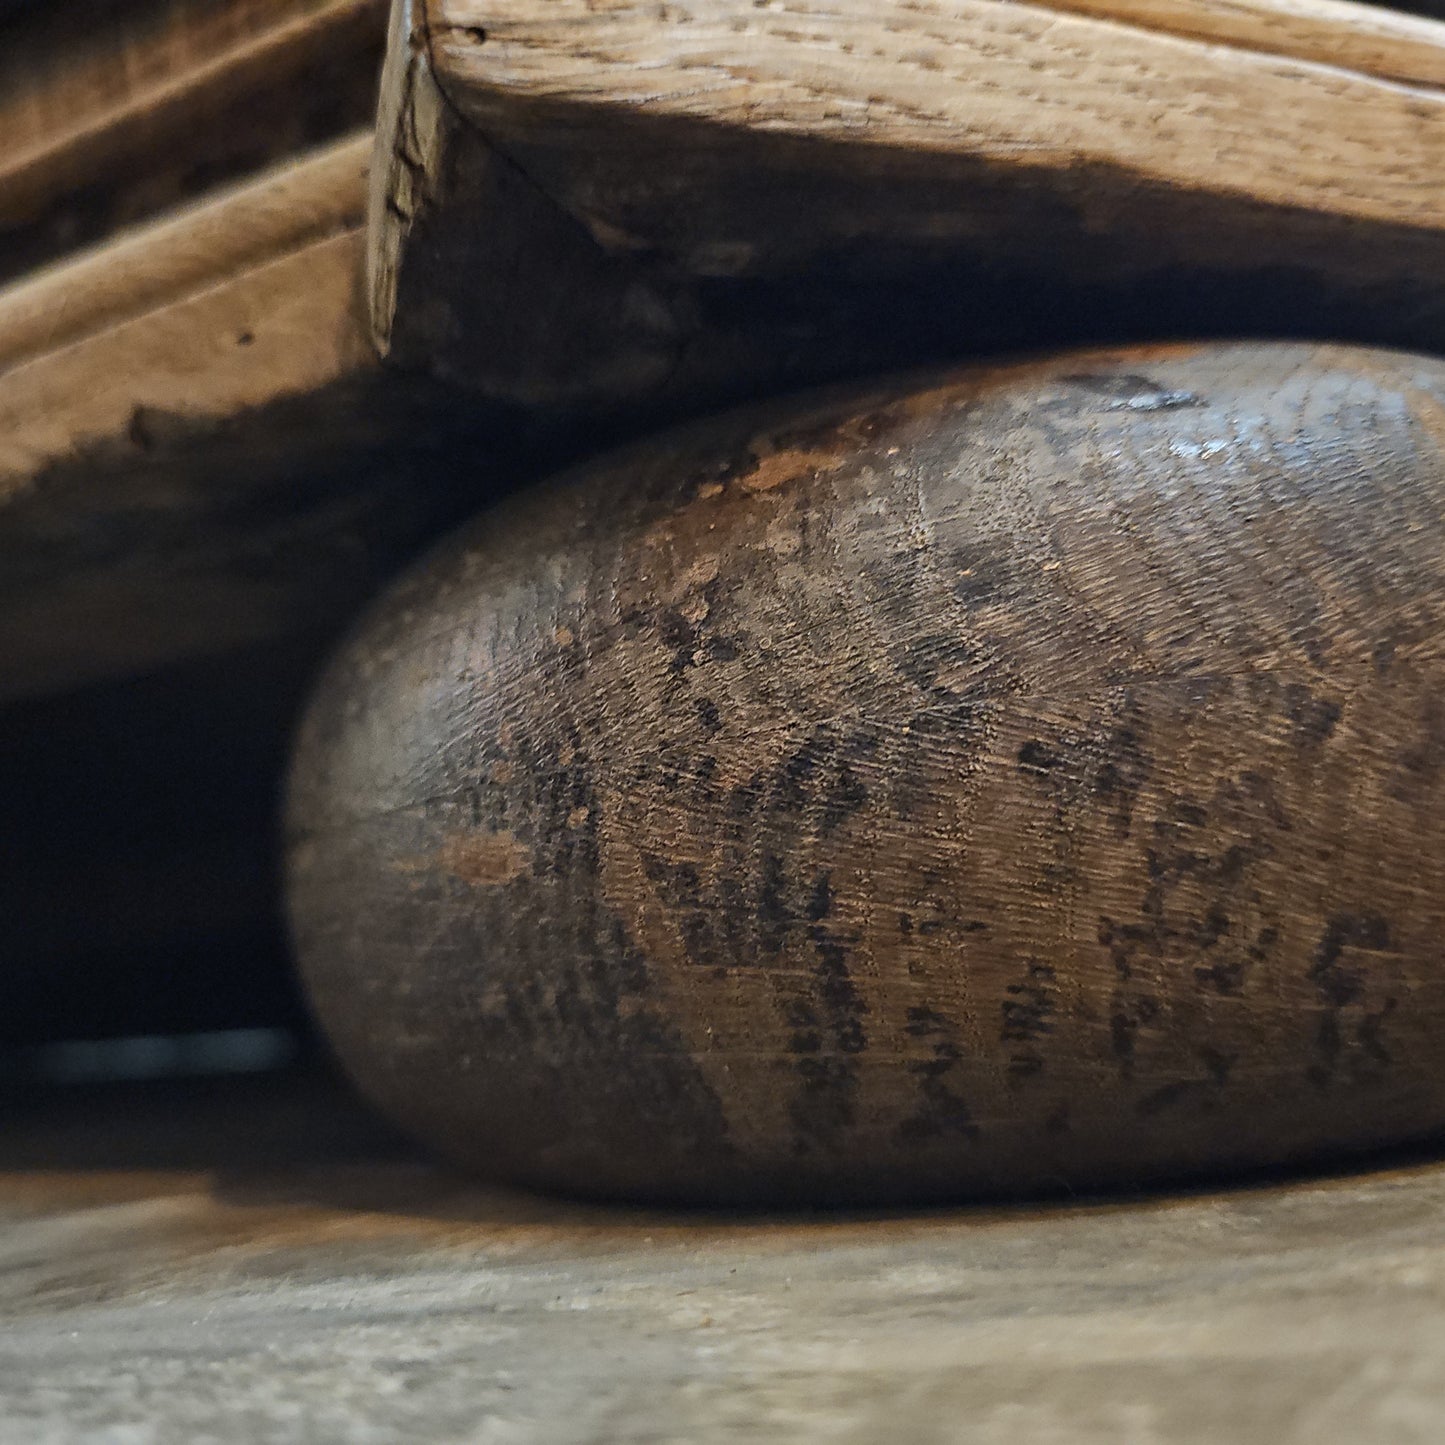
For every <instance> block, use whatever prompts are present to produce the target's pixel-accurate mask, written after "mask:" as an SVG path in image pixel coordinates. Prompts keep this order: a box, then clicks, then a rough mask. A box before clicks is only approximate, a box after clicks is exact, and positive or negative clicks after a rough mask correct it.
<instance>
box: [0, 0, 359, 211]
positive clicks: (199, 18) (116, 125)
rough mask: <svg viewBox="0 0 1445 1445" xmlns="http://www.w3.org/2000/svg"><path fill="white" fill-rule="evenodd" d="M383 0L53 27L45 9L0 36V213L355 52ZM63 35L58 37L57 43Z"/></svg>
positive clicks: (278, 1)
mask: <svg viewBox="0 0 1445 1445" xmlns="http://www.w3.org/2000/svg"><path fill="white" fill-rule="evenodd" d="M382 9H383V0H262V3H259V4H258V3H251V4H249V5H247V6H245V7H235V6H229V7H226V6H222V7H217V6H214V5H202V4H197V3H195V0H181V3H173V4H171V5H169V6H168V7H167V8H166V9H164V10H161V9H160V8H159V7H151V8H141V9H139V10H138V11H137V12H136V13H135V14H133V15H127V16H125V17H124V18H123V19H122V20H121V22H120V23H118V24H115V25H113V26H112V25H106V26H100V27H96V28H94V29H92V30H77V27H75V26H74V24H73V23H72V24H71V25H70V26H69V27H68V28H66V29H65V30H64V31H56V33H51V32H52V30H55V28H56V23H55V21H54V19H53V18H52V17H46V19H45V20H44V21H42V22H41V24H39V25H37V26H33V27H26V26H23V25H21V26H17V27H16V28H15V29H14V30H12V31H11V32H10V33H9V34H8V35H7V41H8V51H9V63H8V64H7V65H6V66H5V67H4V69H3V70H0V80H3V82H4V84H3V86H0V90H3V91H4V96H3V99H0V134H4V135H5V137H6V142H7V145H6V151H5V154H4V156H3V157H0V223H3V222H7V221H8V222H10V223H14V222H15V221H16V220H17V219H18V218H20V217H22V216H24V215H25V214H27V213H30V212H33V211H35V210H36V209H37V208H39V207H40V206H41V205H42V204H44V202H45V199H46V198H47V197H53V196H55V195H56V194H57V193H59V192H62V191H64V190H68V189H74V188H75V187H76V186H77V185H80V184H82V183H83V182H84V181H85V180H86V179H88V178H90V177H92V176H94V175H95V174H96V173H97V172H98V171H99V170H100V169H101V168H103V167H104V166H106V165H108V164H110V163H112V162H114V161H115V160H116V159H117V158H118V157H120V156H121V155H125V154H130V153H133V152H135V151H136V150H137V149H138V148H140V147H148V148H151V149H152V150H154V151H158V152H160V154H159V155H158V156H157V159H158V160H162V159H163V151H164V148H163V147H162V146H161V145H160V142H161V141H162V140H163V138H164V137H165V136H166V135H169V134H174V133H176V132H178V131H179V130H180V129H182V128H183V127H185V126H186V125H187V124H188V123H190V122H191V121H192V120H193V119H194V117H195V116H196V114H198V113H201V112H204V113H207V114H209V113H212V112H214V111H215V109H216V107H217V106H218V105H219V104H220V103H222V102H224V101H226V100H228V99H230V98H232V97H234V96H235V95H237V94H240V93H242V92H244V91H246V90H248V89H256V88H265V87H270V86H274V85H276V84H277V83H279V82H281V81H283V80H286V79H288V78H290V77H292V76H293V75H297V74H300V73H302V72H305V71H306V70H307V69H308V67H314V66H315V65H317V64H318V63H322V62H328V61H329V60H330V59H332V58H334V57H335V55H336V54H338V53H340V54H353V53H354V54H356V55H358V56H360V55H363V54H365V53H367V52H368V51H370V50H371V48H372V47H373V46H374V45H375V43H376V40H377V38H378V37H379V33H380V29H381V18H382ZM62 36H63V40H64V43H63V44H61V38H62Z"/></svg>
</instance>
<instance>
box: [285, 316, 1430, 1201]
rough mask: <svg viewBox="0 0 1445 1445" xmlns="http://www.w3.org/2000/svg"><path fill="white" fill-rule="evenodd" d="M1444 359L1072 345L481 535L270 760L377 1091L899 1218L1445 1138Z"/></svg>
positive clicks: (328, 1005)
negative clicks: (1443, 1036)
mask: <svg viewBox="0 0 1445 1445" xmlns="http://www.w3.org/2000/svg"><path fill="white" fill-rule="evenodd" d="M1442 463H1445V367H1442V366H1441V365H1440V363H1438V362H1434V361H1429V360H1426V359H1421V358H1413V357H1409V356H1405V355H1401V354H1390V353H1378V352H1366V351H1351V350H1347V349H1333V348H1328V347H1322V348H1310V347H1303V346H1288V345H1277V346H1262V345H1255V346H1251V345H1243V344H1239V345H1224V346H1215V347H1209V346H1205V347H1177V348H1154V349H1148V350H1136V351H1129V352H1124V353H1115V352H1106V353H1082V354H1073V355H1066V356H1064V357H1062V358H1059V359H1056V360H1049V361H1040V362H1036V363H1028V364H1021V365H1019V366H1018V367H1015V368H1012V369H1010V368H1003V369H999V370H994V371H989V370H981V371H972V372H964V373H959V374H944V375H938V376H933V377H926V378H915V379H913V380H911V381H903V382H898V383H895V384H891V385H888V386H884V387H879V388H876V389H874V390H872V391H870V392H866V393H863V394H860V395H854V396H842V397H839V396H831V397H824V398H815V399H812V400H808V401H800V402H796V403H792V404H777V405H776V406H774V407H772V408H770V409H768V410H765V411H764V412H761V413H751V414H749V413H738V414H734V415H732V416H730V417H728V418H724V419H720V420H718V421H716V422H713V423H710V424H707V425H705V426H700V427H696V428H694V429H692V430H690V431H685V432H679V433H677V434H675V435H673V436H672V437H670V438H668V439H664V440H660V441H656V442H654V443H652V444H651V445H650V446H648V447H646V448H639V449H635V450H632V451H630V452H628V453H626V454H624V455H619V456H616V457H613V458H611V459H608V460H605V461H602V462H598V463H597V464H595V465H593V466H591V467H589V468H586V469H584V470H583V471H582V472H581V473H580V474H578V475H576V476H575V477H573V478H572V479H570V480H567V481H565V482H562V483H559V484H558V485H557V486H556V487H554V488H551V489H549V490H546V491H544V492H540V493H534V494H533V495H531V496H530V497H527V498H518V499H517V500H516V501H515V502H513V503H510V504H508V505H507V506H506V507H504V508H502V509H500V510H498V511H495V512H493V513H492V514H490V515H487V516H484V517H483V518H482V519H480V520H479V521H478V523H477V524H476V525H475V526H474V527H473V528H472V529H471V530H470V531H469V532H467V533H464V534H463V535H462V536H461V537H460V538H459V539H458V540H457V541H456V542H455V543H454V544H453V545H451V546H450V547H449V548H448V549H447V550H446V551H445V552H443V553H442V554H440V555H439V556H437V557H436V558H434V559H433V560H432V561H431V563H430V564H429V565H427V566H425V567H423V568H421V569H419V570H417V571H415V572H414V573H413V574H412V575H411V576H410V579H409V580H408V581H407V582H405V583H404V584H403V585H402V586H401V587H400V588H399V589H398V590H397V591H395V592H394V593H393V594H392V595H391V596H390V598H389V599H388V600H386V601H385V602H384V603H383V604H381V605H380V607H379V608H378V610H377V611H376V612H375V613H374V614H373V615H372V617H371V619H370V621H369V623H368V624H367V625H366V626H365V627H364V628H363V629H362V630H361V632H360V633H359V635H358V637H357V638H356V639H355V640H354V642H353V643H352V645H351V646H350V647H349V648H348V649H347V650H346V651H345V652H344V653H343V655H342V656H341V658H340V659H339V660H338V662H337V663H336V664H335V666H334V668H333V670H332V672H331V674H330V676H329V680H327V681H326V682H325V683H324V684H323V687H322V690H321V691H320V692H319V693H318V696H317V700H316V702H315V704H314V707H313V709H312V711H311V714H310V718H309V722H308V724H307V726H306V728H305V729H304V731H303V734H302V740H301V744H300V751H299V761H298V763H297V769H296V773H295V777H294V780H293V792H292V805H291V832H292V844H291V864H290V867H291V890H292V911H293V918H294V929H295V933H296V938H297V942H298V947H299V952H300V958H301V963H302V966H303V970H304V972H305V975H306V977H307V979H308V981H309V984H310V987H311V990H312V992H313V995H314V998H315V1001H316V1005H317V1008H318V1010H319V1013H320V1016H321V1018H322V1020H323V1021H324V1022H325V1024H326V1025H327V1027H328V1029H329V1031H330V1032H331V1034H332V1036H333V1038H334V1039H335V1041H336V1043H337V1045H338V1047H339V1049H340V1052H341V1055H342V1057H343V1059H344V1060H345V1061H346V1062H347V1064H348V1066H349V1067H350V1068H351V1069H352V1070H353V1071H354V1073H355V1075H356V1077H357V1078H358V1079H359V1080H360V1081H361V1082H362V1084H363V1086H364V1087H365V1088H366V1090H367V1091H368V1092H369V1093H370V1094H371V1095H372V1097H374V1098H375V1099H376V1100H377V1101H378V1102H380V1103H381V1104H382V1105H383V1106H384V1107H385V1108H386V1109H388V1110H389V1111H390V1112H391V1113H392V1114H393V1115H394V1116H396V1117H398V1118H400V1119H402V1120H404V1121H405V1122H406V1123H408V1124H409V1125H410V1126H411V1127H412V1128H414V1129H415V1130H416V1131H418V1132H419V1133H421V1134H422V1135H424V1136H426V1137H427V1138H429V1139H431V1140H432V1141H434V1142H435V1143H437V1144H438V1145H440V1146H441V1147H442V1148H443V1149H445V1150H446V1151H447V1152H449V1153H450V1154H451V1155H452V1156H454V1157H455V1158H458V1159H460V1160H462V1161H463V1162H465V1163H466V1164H467V1165H469V1166H470V1167H472V1168H474V1169H477V1170H480V1171H483V1172H486V1173H490V1174H493V1175H498V1176H502V1177H512V1178H519V1179H523V1180H526V1181H529V1182H532V1183H537V1184H545V1185H548V1186H553V1187H563V1188H566V1189H571V1190H581V1191H586V1192H594V1193H602V1194H620V1195H642V1196H662V1197H679V1196H681V1197H687V1198H692V1199H719V1198H734V1197H737V1198H751V1199H777V1198H809V1199H827V1200H833V1199H839V1198H900V1197H902V1198H916V1197H920V1196H930V1195H956V1194H972V1193H997V1192H1011V1191H1018V1190H1037V1189H1049V1188H1064V1187H1079V1186H1081V1185H1084V1184H1088V1183H1098V1182H1109V1183H1114V1184H1117V1183H1120V1182H1130V1181H1138V1180H1142V1179H1153V1178H1159V1177H1165V1176H1177V1175H1181V1174H1192V1173H1198V1172H1200V1171H1208V1170H1220V1169H1225V1168H1237V1167H1246V1166H1254V1165H1260V1164H1270V1163H1277V1162H1280V1161H1283V1160H1296V1159H1302V1158H1317V1157H1321V1156H1325V1155H1329V1154H1332V1153H1338V1152H1341V1151H1348V1150H1353V1149H1360V1148H1364V1147H1368V1146H1371V1145H1376V1144H1380V1143H1382V1142H1388V1141H1391V1140H1396V1141H1398V1140H1401V1139H1407V1138H1413V1137H1418V1136H1422V1135H1426V1134H1431V1133H1434V1132H1435V1131H1438V1130H1440V1129H1441V1127H1442V1126H1445V1071H1442V1069H1441V1064H1440V1055H1439V1049H1438V1047H1437V1041H1438V1035H1439V1030H1440V1026H1441V1011H1442V1009H1445V973H1442V971H1441V967H1440V954H1439V939H1440V937H1441V934H1442V929H1445V915H1442V912H1441V909H1442V902H1441V900H1442V898H1445V874H1442V873H1441V868H1442V859H1445V849H1442V846H1441V844H1442V838H1441V835H1440V823H1439V819H1440V818H1441V816H1442V813H1441V807H1440V801H1441V800H1440V798H1439V796H1438V795H1439V789H1440V786H1441V778H1442V776H1445V775H1442V773H1441V770H1440V767H1439V756H1438V755H1439V751H1440V717H1441V712H1440V696H1441V684H1442V676H1441V672H1440V654H1439V637H1440V636H1441V632H1442V624H1445V573H1442V562H1441V559H1442V556H1445V548H1442V526H1445V518H1442V501H1445V494H1442V490H1441V487H1442V478H1445V465H1442Z"/></svg>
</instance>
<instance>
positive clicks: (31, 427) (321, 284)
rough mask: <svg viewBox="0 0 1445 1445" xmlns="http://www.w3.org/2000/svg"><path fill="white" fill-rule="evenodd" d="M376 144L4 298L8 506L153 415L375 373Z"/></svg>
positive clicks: (132, 438)
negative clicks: (33, 481) (367, 199)
mask: <svg viewBox="0 0 1445 1445" xmlns="http://www.w3.org/2000/svg"><path fill="white" fill-rule="evenodd" d="M369 149H370V136H369V135H368V134H366V133H362V134H360V135H356V136H352V137H348V138H347V139H346V140H344V141H341V142H338V143H337V144H336V145H334V146H332V147H330V148H328V149H327V150H325V151H323V152H321V153H320V154H319V155H316V156H313V157H310V158H308V159H306V160H304V161H302V162H300V163H297V164H295V165H290V166H284V167H282V168H281V169H279V170H277V171H275V172H273V173H271V174H270V175H267V176H265V177H262V178H261V179H259V180H257V181H254V182H252V183H250V184H248V185H246V186H243V187H241V188H240V189H238V190H236V191H234V192H232V193H230V194H228V195H225V196H222V197H219V198H217V199H216V200H213V201H211V202H209V203H208V204H206V205H204V206H201V207H198V208H196V209H195V210H193V211H190V212H189V213H187V214H185V215H183V216H180V217H177V218H173V219H169V220H166V221H162V222H159V223H156V224H154V225H152V226H151V227H149V228H147V229H145V230H142V231H139V232H136V233H132V234H130V235H127V236H125V237H124V238H121V239H120V240H118V241H117V242H115V243H114V244H112V245H110V246H107V247H104V248H102V249H100V250H98V251H95V252H92V253H89V254H87V255H85V256H82V257H80V258H78V259H76V260H73V261H70V262H67V263H65V264H63V265H61V266H59V267H56V268H54V269H52V270H50V271H47V272H45V273H43V274H41V275H39V276H36V277H33V278H31V279H29V280H27V281H24V282H22V283H20V284H19V285H18V286H15V287H12V288H11V289H9V290H8V291H4V292H0V497H3V496H4V494H5V492H6V491H13V490H15V489H17V488H18V487H20V486H21V485H23V484H25V483H26V482H28V481H29V479H30V478H32V477H33V476H34V475H35V473H36V472H37V471H39V470H40V469H41V468H42V467H44V466H45V465H46V464H47V463H50V462H53V461H56V460H58V459H61V458H64V457H66V456H69V455H71V454H73V453H75V452H77V451H79V450H82V449H84V448H87V447H93V446H95V445H97V444H102V443H105V442H107V441H112V442H113V441H116V440H128V441H129V442H130V443H131V445H133V446H140V447H143V446H144V441H143V440H138V439H137V435H136V434H137V433H139V432H141V431H143V430H144V422H143V420H142V421H139V422H138V421H137V415H138V414H139V415H140V416H141V417H143V416H144V413H145V411H146V410H147V409H151V410H153V411H155V412H156V413H157V414H158V415H160V414H164V415H169V416H173V417H178V418H186V417H191V418H201V417H211V418H218V417H223V416H228V415H231V414H233V413H234V412H236V411H238V410H240V409H242V408H245V407H253V406H257V405H260V404H261V403H262V402H266V401H271V400H275V399H278V398H281V397H285V396H288V395H296V394H299V393H303V392H306V391H308V390H312V389H314V388H317V387H319V386H322V385H324V384H326V383H327V382H331V381H334V380H336V379H337V378H339V377H341V376H343V375H347V374H351V373H354V372H356V371H358V370H361V369H364V368H365V367H367V366H368V365H369V364H370V362H371V353H370V349H369V348H368V347H367V345H366V343H365V338H364V335H363V332H362V329H361V327H360V326H359V325H358V322H357V313H356V310H355V307H354V301H355V277H356V274H357V266H358V262H359V259H360V255H361V244H362V239H361V216H362V211H363V196H364V188H365V175H366V160H367V155H368V152H369Z"/></svg>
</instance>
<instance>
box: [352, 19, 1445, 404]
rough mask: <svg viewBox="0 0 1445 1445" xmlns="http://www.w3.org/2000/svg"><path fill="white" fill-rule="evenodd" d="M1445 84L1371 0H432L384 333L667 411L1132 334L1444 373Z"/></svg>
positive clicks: (393, 146)
mask: <svg viewBox="0 0 1445 1445" xmlns="http://www.w3.org/2000/svg"><path fill="white" fill-rule="evenodd" d="M1442 80H1445V25H1442V24H1440V23H1438V22H1435V21H1431V20H1427V19H1423V18H1420V17H1407V16H1401V15H1397V14H1391V13H1389V12H1387V11H1384V10H1381V9H1378V8H1376V7H1373V6H1366V5H1355V4H1351V3H1347V0H1318V3H1315V0H1205V3H1201V4H1199V5H1192V4H1188V5H1187V4H1184V3H1183V0H1060V4H1059V5H1057V6H1053V7H1050V6H1045V5H1032V4H1020V3H1012V0H926V3H913V0H767V3H759V4H743V3H741V0H677V3H669V4H667V5H663V6H657V5H654V4H644V3H641V0H545V3H542V0H507V3H503V4H486V3H482V0H396V8H395V12H394V26H393V35H392V41H391V59H390V63H389V66H388V75H387V78H386V80H385V81H384V84H383V97H382V109H381V124H380V126H379V129H378V138H377V139H378V155H379V157H380V163H379V164H378V165H377V166H376V167H375V168H374V185H375V188H376V190H375V194H374V195H373V201H372V216H373V224H372V250H371V256H370V261H369V270H370V272H371V277H372V281H371V307H372V322H373V329H374V334H375V335H376V336H377V338H378V340H379V341H380V342H381V343H382V344H384V345H386V346H389V347H390V348H391V349H392V350H393V352H394V353H395V354H396V355H397V356H398V357H399V358H400V359H402V360H403V361H404V363H405V364H407V365H408V366H415V367H426V368H430V369H431V370H433V371H435V372H436V373H438V374H441V375H445V376H448V377H451V378H455V379H462V380H466V381H468V382H470V383H471V384H473V385H474V386H476V387H477V388H478V389H479V390H481V391H483V392H485V393H487V394H490V395H496V396H500V397H503V398H505V399H507V400H511V401H520V402H522V403H524V404H526V405H567V406H578V405H592V406H600V407H604V408H608V407H612V408H615V407H617V406H620V405H634V406H642V407H645V408H649V409H651V410H652V411H653V412H654V413H655V412H658V411H660V412H662V413H663V414H676V413H678V412H688V411H696V410H698V409H700V408H702V407H705V406H715V405H717V404H718V403H719V402H721V401H723V400H726V399H729V398H732V397H738V396H743V395H756V394H759V393H764V392H767V391H769V390H774V391H776V390H779V389H784V388H786V387H788V386H793V385H797V384H799V383H801V382H806V381H812V380H818V379H822V378H825V377H830V376H836V375H842V374H857V373H858V372H860V371H865V370H868V369H878V368H883V367H889V366H897V365H899V364H906V363H909V362H912V361H914V360H917V359H919V358H920V357H923V356H925V355H926V356H949V355H958V354H960V353H967V352H969V351H979V350H999V349H1004V348H1009V347H1021V346H1028V347H1036V346H1038V345H1040V344H1048V343H1053V342H1060V341H1063V342H1068V341H1075V340H1081V339H1083V340H1093V339H1098V338H1101V337H1105V338H1113V337H1118V338H1124V337H1129V338H1140V339H1143V338H1147V337H1148V336H1150V335H1154V336H1157V335H1160V334H1168V333H1173V334H1180V333H1185V334H1187V333H1191V332H1192V333H1195V334H1199V333H1207V334H1217V333H1219V332H1225V333H1232V334H1235V335H1258V334H1295V335H1299V334H1305V335H1313V336H1321V337H1324V336H1333V337H1337V338H1338V337H1346V338H1352V339H1357V340H1361V341H1371V342H1377V343H1378V342H1383V343H1387V344H1391V345H1399V346H1407V347H1412V348H1416V349H1435V348H1438V347H1439V346H1441V345H1445V281H1442V278H1445V90H1442V88H1441V83H1442ZM508 177H509V178H510V179H509V180H507V181H506V184H503V180H502V179H499V178H508ZM543 231H546V232H547V234H548V236H549V241H548V245H547V246H546V247H542V246H539V245H531V246H529V245H528V244H527V243H526V240H525V238H526V237H527V236H529V235H532V236H535V235H537V234H540V233H541V232H543ZM517 238H523V239H520V240H519V239H517ZM544 253H546V256H547V260H546V263H545V264H541V263H540V262H539V261H538V259H537V258H538V257H539V256H540V255H542V254H544ZM529 267H530V268H531V269H530V270H529ZM584 271H585V272H586V273H587V274H588V278H589V280H588V285H587V287H586V293H587V298H588V300H587V304H586V305H585V306H579V305H577V304H576V303H575V302H574V303H573V304H571V305H569V306H567V307H558V306H557V304H556V296H555V287H549V285H548V284H547V281H546V276H547V275H553V276H555V275H559V274H568V275H577V274H581V273H582V272H584ZM534 273H535V274H534ZM1046 296H1047V297H1050V298H1052V299H1050V300H1041V299H1040V298H1042V297H1046ZM1020 303H1022V304H1020ZM1031 308H1032V309H1031ZM544 313H545V314H548V317H549V319H548V320H547V322H546V323H545V324H537V319H538V318H539V317H540V316H541V315H543V314H544ZM1034 313H1037V314H1034ZM583 318H585V320H584V319H583ZM524 319H530V320H531V322H532V323H533V324H532V326H531V330H530V335H531V336H532V338H533V344H532V345H531V346H530V347H529V348H526V349H522V348H519V347H516V346H514V345H512V344H510V340H509V339H510V338H511V337H512V336H514V335H517V334H520V333H521V332H522V331H523V330H524V329H525V320H524ZM624 352H625V353H626V354H627V357H628V362H627V364H626V365H621V364H619V357H620V356H621V355H622V354H623V353H624ZM524 371H526V373H527V374H526V375H525V376H524V375H523V372H524Z"/></svg>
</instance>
